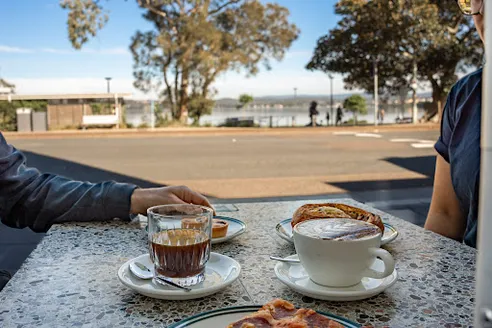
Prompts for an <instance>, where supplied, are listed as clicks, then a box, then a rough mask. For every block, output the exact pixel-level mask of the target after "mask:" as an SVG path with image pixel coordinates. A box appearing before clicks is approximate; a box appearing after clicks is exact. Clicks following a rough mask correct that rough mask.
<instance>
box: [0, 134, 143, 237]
mask: <svg viewBox="0 0 492 328" xmlns="http://www.w3.org/2000/svg"><path fill="white" fill-rule="evenodd" d="M135 188H136V186H135V185H130V184H121V183H116V182H112V181H108V182H103V183H97V184H93V183H88V182H80V181H73V180H70V179H66V178H63V177H60V176H57V175H53V174H41V173H40V172H39V171H38V170H36V169H34V168H29V167H27V166H26V165H25V157H24V155H23V154H22V153H21V152H20V151H18V150H17V149H15V148H14V147H12V146H10V145H9V144H7V142H6V141H5V139H4V138H3V136H2V135H1V134H0V219H1V220H2V222H3V223H4V224H5V225H8V226H10V227H14V228H25V227H29V228H31V229H32V230H34V231H47V230H48V229H49V228H50V227H51V225H52V224H54V223H60V222H67V221H105V220H111V219H114V218H116V217H119V218H122V219H129V214H130V200H131V196H132V194H133V191H134V190H135Z"/></svg>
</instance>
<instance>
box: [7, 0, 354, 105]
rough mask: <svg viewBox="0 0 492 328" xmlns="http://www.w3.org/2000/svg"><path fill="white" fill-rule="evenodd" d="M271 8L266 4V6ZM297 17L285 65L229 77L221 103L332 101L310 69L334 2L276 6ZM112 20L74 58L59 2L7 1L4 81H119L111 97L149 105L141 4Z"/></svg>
mask: <svg viewBox="0 0 492 328" xmlns="http://www.w3.org/2000/svg"><path fill="white" fill-rule="evenodd" d="M265 1H266V0H265ZM276 2H277V3H279V4H281V5H283V6H285V7H287V8H288V9H289V10H290V12H291V21H292V22H294V23H295V24H296V25H297V26H298V27H299V28H300V29H301V34H300V37H299V39H298V40H296V41H295V43H294V44H293V45H292V47H291V49H290V50H289V52H288V53H287V55H286V57H285V58H284V60H283V61H282V62H281V63H273V66H272V70H271V71H266V70H264V69H263V70H262V71H261V72H260V73H259V74H258V75H257V76H255V77H252V78H246V77H245V76H244V75H241V74H238V73H235V72H228V73H226V74H224V75H222V76H220V77H219V79H218V80H217V82H216V84H215V87H216V88H217V89H218V92H219V93H218V97H237V96H238V95H239V94H240V93H243V92H248V93H251V94H253V95H254V96H262V95H279V94H291V93H293V88H294V87H297V88H298V93H300V94H327V93H328V92H329V80H328V78H327V77H326V75H324V74H322V73H313V72H309V71H306V70H305V69H304V66H305V64H306V63H307V62H308V61H309V59H310V56H311V53H312V51H313V49H314V46H315V44H316V40H317V39H318V38H319V37H320V36H321V35H323V34H326V33H327V31H328V30H329V29H330V28H332V27H334V26H335V24H336V22H337V17H336V16H335V15H334V4H335V3H336V1H335V0H277V1H276ZM103 3H105V4H106V5H107V8H108V9H109V10H110V20H109V23H108V24H107V25H106V27H105V28H104V29H103V30H102V31H100V33H99V34H98V36H97V37H96V38H94V39H93V40H91V41H90V42H89V43H88V44H87V45H85V46H84V48H83V49H82V51H75V50H73V49H72V48H71V45H70V43H69V41H68V37H67V30H66V12H65V11H63V10H62V9H61V8H60V7H59V5H58V1H57V0H18V1H0V76H1V77H3V78H5V79H7V80H8V81H12V82H14V83H15V84H16V86H17V93H24V94H25V93H30V94H33V93H36V94H37V93H68V92H70V93H78V92H104V91H105V87H106V81H105V80H104V77H106V76H111V77H113V81H112V91H114V92H132V93H134V95H135V97H136V98H147V97H151V96H152V95H145V94H142V93H141V92H139V91H138V90H135V89H134V88H133V86H132V81H133V77H132V58H131V55H130V53H129V51H128V46H129V44H130V38H131V36H132V35H133V34H134V32H135V31H136V30H147V29H149V24H148V23H147V22H146V21H145V20H144V19H143V18H142V17H141V13H142V11H141V10H140V9H139V8H138V7H137V5H136V2H135V1H134V0H129V1H126V2H124V1H121V0H110V1H107V2H106V1H103ZM334 91H335V93H344V92H346V91H344V90H343V85H342V82H341V78H340V77H336V78H335V83H334Z"/></svg>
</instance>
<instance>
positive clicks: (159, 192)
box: [130, 186, 213, 215]
mask: <svg viewBox="0 0 492 328" xmlns="http://www.w3.org/2000/svg"><path fill="white" fill-rule="evenodd" d="M167 204H195V205H202V206H206V207H210V208H212V209H213V207H212V205H211V204H210V202H209V201H208V199H207V198H205V197H204V196H203V195H201V194H199V193H197V192H196V191H193V190H191V189H190V188H188V187H185V186H173V187H162V188H148V189H135V191H134V192H133V194H132V198H131V208H130V213H131V214H144V215H145V214H147V209H148V208H149V207H152V206H156V205H167Z"/></svg>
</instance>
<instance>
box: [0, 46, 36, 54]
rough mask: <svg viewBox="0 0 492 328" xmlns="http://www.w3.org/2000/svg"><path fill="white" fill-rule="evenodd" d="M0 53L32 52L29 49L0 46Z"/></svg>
mask: <svg viewBox="0 0 492 328" xmlns="http://www.w3.org/2000/svg"><path fill="white" fill-rule="evenodd" d="M0 52H7V53H29V52H32V51H31V49H25V48H19V47H10V46H4V45H0Z"/></svg>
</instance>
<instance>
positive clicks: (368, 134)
mask: <svg viewBox="0 0 492 328" xmlns="http://www.w3.org/2000/svg"><path fill="white" fill-rule="evenodd" d="M355 136H356V137H363V138H382V137H383V136H382V135H380V134H375V133H357V134H356V135H355Z"/></svg>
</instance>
